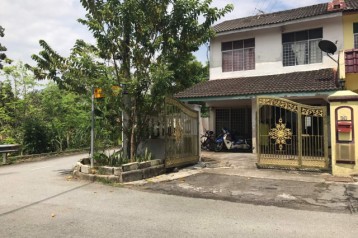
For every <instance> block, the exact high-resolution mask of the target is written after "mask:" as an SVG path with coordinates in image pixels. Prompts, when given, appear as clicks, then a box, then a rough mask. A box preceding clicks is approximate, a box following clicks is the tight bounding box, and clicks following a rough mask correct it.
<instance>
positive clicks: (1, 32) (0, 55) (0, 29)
mask: <svg viewBox="0 0 358 238" xmlns="http://www.w3.org/2000/svg"><path fill="white" fill-rule="evenodd" d="M4 31H5V29H4V28H3V27H2V26H0V37H4V35H5V34H4ZM6 50H7V49H6V47H5V46H3V45H1V43H0V69H2V68H3V61H4V60H5V59H6V54H5V53H2V52H3V51H6Z"/></svg>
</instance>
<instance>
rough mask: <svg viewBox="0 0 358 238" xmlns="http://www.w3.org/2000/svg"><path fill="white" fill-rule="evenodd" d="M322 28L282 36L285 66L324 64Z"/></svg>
mask: <svg viewBox="0 0 358 238" xmlns="http://www.w3.org/2000/svg"><path fill="white" fill-rule="evenodd" d="M321 39H322V28H318V29H313V30H307V31H299V32H291V33H285V34H282V57H283V60H282V62H283V66H294V65H303V64H314V63H322V51H321V50H320V49H319V47H318V42H319V41H320V40H321Z"/></svg>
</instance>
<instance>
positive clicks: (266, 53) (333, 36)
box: [210, 15, 343, 80]
mask: <svg viewBox="0 0 358 238" xmlns="http://www.w3.org/2000/svg"><path fill="white" fill-rule="evenodd" d="M334 16H335V17H332V18H324V19H317V20H312V21H310V22H304V23H301V22H299V23H298V22H297V23H293V24H285V25H281V26H275V27H270V28H261V29H254V30H250V31H245V32H237V33H232V34H227V35H218V36H217V37H215V38H214V39H213V40H212V41H211V45H210V80H213V79H223V78H233V77H248V76H259V75H270V74H282V73H290V72H296V71H308V70H317V69H322V68H337V64H336V63H335V62H334V61H333V60H331V59H330V58H328V57H327V56H325V54H323V62H322V63H316V64H307V65H298V66H286V67H283V65H282V33H287V32H295V31H301V30H308V29H314V28H320V27H322V28H323V39H327V40H330V41H333V42H336V41H337V48H338V50H340V49H342V48H343V28H342V16H337V15H334ZM249 38H255V60H256V66H255V70H246V71H235V72H222V67H221V64H222V54H221V42H226V41H235V40H241V39H249ZM334 57H335V58H336V59H337V58H338V53H336V54H335V55H334Z"/></svg>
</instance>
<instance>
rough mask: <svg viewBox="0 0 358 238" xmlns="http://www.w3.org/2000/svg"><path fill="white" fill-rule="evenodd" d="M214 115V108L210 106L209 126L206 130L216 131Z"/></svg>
mask: <svg viewBox="0 0 358 238" xmlns="http://www.w3.org/2000/svg"><path fill="white" fill-rule="evenodd" d="M215 118H216V115H215V109H214V108H212V107H210V108H209V128H208V130H212V131H214V132H215V131H216V127H215V124H216V121H215V120H216V119H215Z"/></svg>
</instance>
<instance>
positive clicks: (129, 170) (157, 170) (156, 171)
mask: <svg viewBox="0 0 358 238" xmlns="http://www.w3.org/2000/svg"><path fill="white" fill-rule="evenodd" d="M89 164H90V162H89V159H88V158H84V159H81V160H80V161H78V162H77V163H76V165H75V167H74V169H73V176H74V177H77V178H79V179H83V180H88V181H92V182H94V181H103V182H111V183H126V182H132V181H138V180H142V179H147V178H152V177H155V176H158V175H161V174H164V173H165V171H166V170H165V166H164V161H163V160H150V161H145V162H140V163H138V162H135V163H128V164H123V165H121V166H119V167H110V166H98V167H95V168H91V166H90V165H89Z"/></svg>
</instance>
